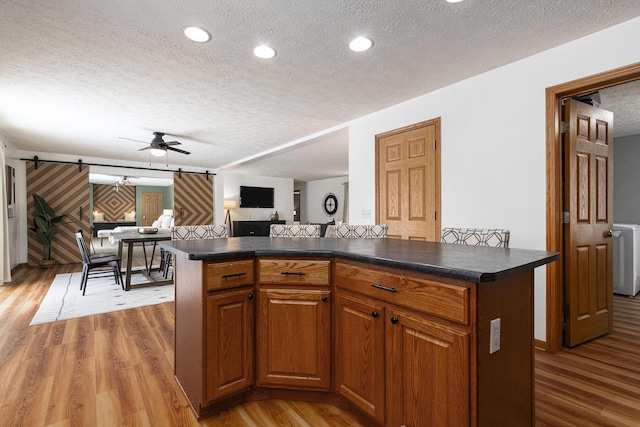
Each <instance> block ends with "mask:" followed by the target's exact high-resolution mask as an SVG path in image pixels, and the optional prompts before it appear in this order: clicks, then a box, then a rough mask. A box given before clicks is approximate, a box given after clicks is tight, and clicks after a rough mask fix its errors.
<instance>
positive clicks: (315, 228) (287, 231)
mask: <svg viewBox="0 0 640 427" xmlns="http://www.w3.org/2000/svg"><path fill="white" fill-rule="evenodd" d="M320 228H321V227H320V225H319V224H303V225H300V224H290V225H287V224H271V227H270V228H269V237H320Z"/></svg>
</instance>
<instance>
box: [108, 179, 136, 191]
mask: <svg viewBox="0 0 640 427" xmlns="http://www.w3.org/2000/svg"><path fill="white" fill-rule="evenodd" d="M129 178H137V177H135V176H126V175H122V176H121V177H120V179H119V180H118V181H116V182H114V183H113V189H114V190H115V191H116V192H118V191H120V187H124V186H125V185H131V181H129Z"/></svg>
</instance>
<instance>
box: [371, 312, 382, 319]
mask: <svg viewBox="0 0 640 427" xmlns="http://www.w3.org/2000/svg"><path fill="white" fill-rule="evenodd" d="M378 316H380V313H378V312H377V311H374V312H372V313H371V317H373V318H374V319H375V318H376V317H378Z"/></svg>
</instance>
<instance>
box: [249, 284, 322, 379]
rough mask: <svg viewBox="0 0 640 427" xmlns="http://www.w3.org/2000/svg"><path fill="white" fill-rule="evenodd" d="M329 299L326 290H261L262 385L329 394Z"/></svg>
mask: <svg viewBox="0 0 640 427" xmlns="http://www.w3.org/2000/svg"><path fill="white" fill-rule="evenodd" d="M330 296H331V292H330V291H322V290H281V289H261V290H260V294H259V310H258V323H257V337H256V339H257V348H258V351H257V355H258V357H257V383H258V384H259V385H267V386H274V387H288V388H303V389H316V390H328V389H329V386H330V385H331V379H330V366H331V365H330V359H331V352H330V351H331V348H330V344H331V337H330V332H331V325H330V319H331V303H330Z"/></svg>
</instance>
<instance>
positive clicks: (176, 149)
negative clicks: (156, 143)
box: [167, 147, 191, 155]
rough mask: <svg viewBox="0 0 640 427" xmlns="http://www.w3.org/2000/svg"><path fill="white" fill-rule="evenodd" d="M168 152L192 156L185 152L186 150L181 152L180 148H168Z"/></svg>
mask: <svg viewBox="0 0 640 427" xmlns="http://www.w3.org/2000/svg"><path fill="white" fill-rule="evenodd" d="M167 150H171V151H175V152H177V153H182V154H187V155H188V154H191V153H190V152H188V151H184V150H180V149H179V148H173V147H167Z"/></svg>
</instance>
